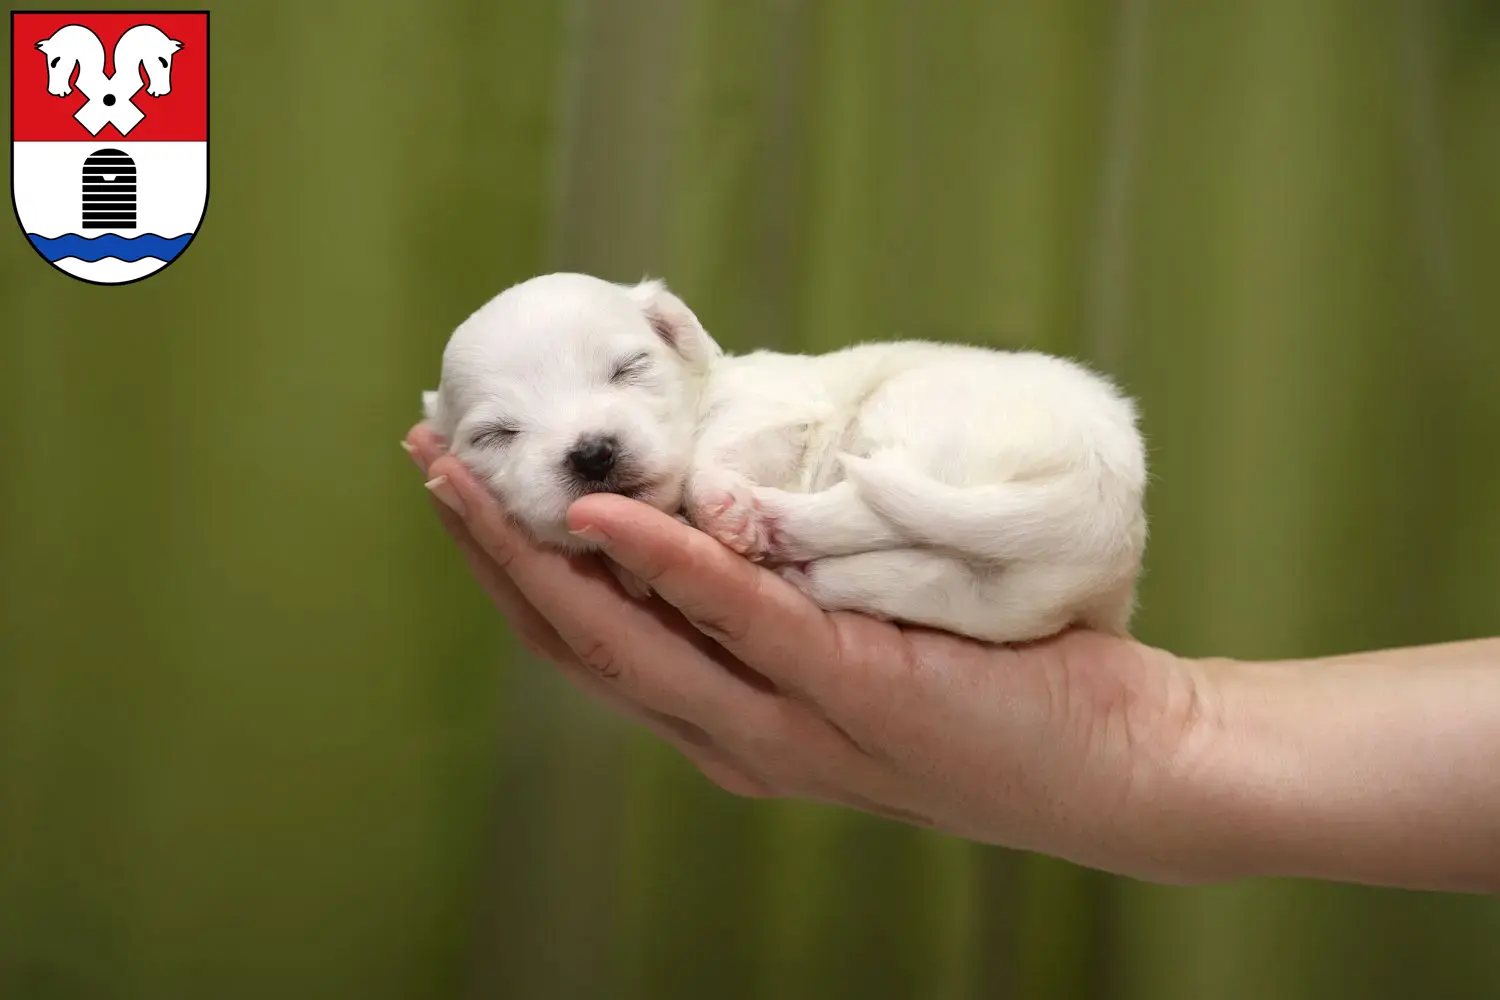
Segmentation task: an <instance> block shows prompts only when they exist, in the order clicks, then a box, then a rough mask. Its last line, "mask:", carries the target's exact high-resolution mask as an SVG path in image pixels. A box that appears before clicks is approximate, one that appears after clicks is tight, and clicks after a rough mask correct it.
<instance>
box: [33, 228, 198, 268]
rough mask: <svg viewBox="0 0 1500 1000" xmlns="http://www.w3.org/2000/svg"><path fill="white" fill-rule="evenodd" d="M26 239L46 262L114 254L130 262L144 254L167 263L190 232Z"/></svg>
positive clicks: (96, 257) (100, 258)
mask: <svg viewBox="0 0 1500 1000" xmlns="http://www.w3.org/2000/svg"><path fill="white" fill-rule="evenodd" d="M26 238H27V239H29V240H31V245H32V246H34V247H36V248H37V249H38V250H40V251H41V253H42V256H43V257H46V258H47V259H48V260H50V261H59V260H62V259H63V258H64V257H77V258H78V259H79V260H86V261H89V262H91V263H92V262H93V261H97V260H103V259H104V258H105V257H118V258H119V259H120V260H123V261H127V262H134V261H138V260H141V259H143V258H146V257H155V258H156V259H157V260H159V261H163V262H165V263H170V262H171V261H172V259H173V258H175V257H176V256H177V255H178V254H180V253H182V250H183V247H185V246H187V245H188V241H189V240H191V239H192V238H193V234H192V233H183V234H182V235H181V236H174V237H172V238H171V239H167V238H165V237H162V236H157V235H156V234H155V233H142V234H141V235H139V236H132V237H129V238H128V239H127V238H126V237H124V236H119V235H117V234H115V233H104V234H103V235H101V236H92V237H88V236H79V235H78V234H77V233H64V234H63V235H62V236H58V237H56V238H54V239H48V238H47V237H45V236H38V235H36V234H35V233H27V234H26Z"/></svg>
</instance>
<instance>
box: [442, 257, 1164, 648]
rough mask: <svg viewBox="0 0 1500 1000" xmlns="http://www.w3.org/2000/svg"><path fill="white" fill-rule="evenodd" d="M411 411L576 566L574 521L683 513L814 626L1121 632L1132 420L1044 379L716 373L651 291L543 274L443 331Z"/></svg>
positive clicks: (878, 365) (883, 357)
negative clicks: (809, 615) (616, 512)
mask: <svg viewBox="0 0 1500 1000" xmlns="http://www.w3.org/2000/svg"><path fill="white" fill-rule="evenodd" d="M424 405H425V410H426V415H427V421H428V423H429V424H430V425H431V426H432V427H433V428H434V429H435V430H436V431H437V432H438V433H439V434H440V435H441V436H442V437H444V438H445V439H446V440H447V441H448V442H449V447H450V448H451V450H452V451H453V453H454V454H455V455H456V456H457V457H458V458H459V459H460V460H462V461H463V462H464V463H465V464H466V465H467V466H468V467H470V468H471V469H473V470H474V472H475V473H476V474H477V475H478V476H479V477H480V478H481V479H482V480H483V481H485V482H487V483H488V485H489V486H490V488H491V489H492V490H493V491H494V492H495V494H496V495H497V496H498V497H499V498H500V500H501V501H502V502H503V503H504V504H505V505H506V507H507V508H508V509H509V510H510V512H511V513H512V515H513V516H514V517H515V518H516V520H517V521H518V522H519V523H521V524H522V525H523V526H525V527H526V528H528V529H529V530H530V531H531V532H532V533H533V534H534V535H535V536H536V537H537V538H538V539H539V540H540V541H542V542H544V543H547V544H550V545H553V546H556V547H558V548H562V549H565V550H572V551H578V550H580V549H583V548H584V547H585V546H584V545H583V544H581V542H580V540H579V539H578V538H577V537H575V536H573V535H571V534H569V533H568V530H567V526H566V523H565V516H566V512H567V509H568V507H569V506H570V505H571V504H572V503H573V501H575V500H577V499H578V498H579V497H581V496H583V495H585V494H587V493H592V492H601V491H608V492H614V493H621V494H624V495H625V496H630V497H634V498H636V499H639V500H643V501H645V502H647V503H650V504H652V505H654V506H656V507H659V508H661V509H662V510H665V511H668V512H670V513H677V512H678V511H679V510H680V509H681V510H683V511H684V512H685V513H686V515H687V519H688V520H689V521H690V522H691V523H692V524H694V525H696V526H697V527H699V528H700V529H702V530H703V531H705V532H707V533H708V534H710V535H712V536H714V537H715V538H717V539H718V540H719V541H721V542H723V543H724V544H725V545H728V546H729V547H731V548H733V549H734V550H735V551H737V552H740V553H742V554H744V555H745V556H747V557H748V558H750V559H753V560H756V561H763V562H765V563H766V564H767V565H768V566H771V567H773V568H775V570H776V571H777V572H778V573H780V574H781V575H782V576H784V577H785V578H786V579H788V580H790V581H791V582H792V583H793V584H795V585H796V586H797V587H798V588H800V589H801V590H802V591H804V592H805V593H807V594H808V595H809V596H810V597H812V598H813V599H814V600H815V601H816V602H817V603H819V604H820V605H822V606H823V607H825V608H829V609H843V610H852V611H860V612H864V613H866V614H871V615H875V616H879V617H883V618H889V619H893V620H896V621H901V622H906V623H910V624H916V625H925V626H929V627H933V628H939V629H944V630H947V631H951V632H956V633H959V634H962V635H968V636H972V637H974V638H977V639H983V640H988V641H992V642H1021V641H1027V640H1032V639H1038V638H1042V637H1045V636H1048V635H1051V634H1054V633H1056V632H1058V631H1061V630H1062V629H1064V628H1067V627H1068V626H1070V625H1083V626H1087V627H1090V628H1096V629H1101V630H1104V631H1109V632H1115V633H1123V632H1125V631H1126V629H1127V627H1128V625H1129V622H1130V617H1131V613H1132V611H1133V608H1134V604H1135V588H1136V578H1137V576H1138V574H1139V571H1140V565H1141V558H1142V555H1143V553H1144V550H1145V545H1146V517H1145V511H1144V508H1143V497H1144V492H1145V486H1146V458H1145V449H1144V446H1143V443H1142V441H1141V437H1140V434H1139V432H1138V430H1137V427H1136V413H1135V408H1134V406H1133V404H1132V403H1131V402H1130V400H1129V399H1127V398H1126V397H1125V396H1123V395H1122V394H1121V393H1120V392H1119V391H1118V390H1117V389H1116V388H1115V387H1114V386H1113V385H1112V384H1111V383H1110V382H1109V381H1107V380H1105V379H1104V378H1102V377H1100V376H1098V375H1096V374H1094V373H1092V372H1090V371H1088V370H1086V369H1085V368H1083V367H1081V366H1079V365H1077V364H1074V363H1072V362H1069V361H1066V360H1063V359H1061V358H1056V357H1051V356H1048V355H1044V354H1037V353H1014V352H1006V351H998V350H987V349H982V348H976V347H966V346H957V345H945V344H936V343H927V342H920V341H905V342H896V343H874V344H865V345H861V346H856V347H851V348H848V349H845V350H841V351H835V352H833V353H830V354H826V355H821V356H814V357H809V356H799V355H787V354H775V353H770V352H765V351H760V352H755V353H752V354H748V355H744V356H729V355H725V354H724V353H723V352H722V351H721V350H720V349H719V347H718V345H717V344H715V343H714V341H713V339H712V338H711V337H710V336H709V335H708V333H707V332H706V331H705V330H704V329H703V326H702V325H701V324H700V323H699V322H698V319H697V317H695V316H694V315H693V313H692V311H691V310H689V309H688V307H687V306H686V305H684V304H683V302H682V301H681V300H680V299H678V298H677V297H676V296H675V295H673V294H672V293H671V292H669V291H667V289H666V287H665V286H664V285H663V284H662V283H661V282H659V281H645V282H642V283H640V284H638V285H633V286H632V285H616V284H612V283H609V282H606V281H602V280H600V279H597V278H592V277H588V276H586V275H577V274H553V275H546V276H543V277H539V278H534V279H532V280H530V281H526V282H523V283H522V284H519V285H516V286H514V287H512V288H510V289H508V290H506V291H505V292H503V293H501V294H500V295H498V296H497V297H495V298H494V299H492V300H491V301H490V302H489V303H487V304H486V305H485V306H483V307H482V308H481V309H479V310H478V311H477V312H476V313H474V314H473V315H472V316H471V317H469V319H467V320H466V321H465V322H464V323H463V324H462V325H461V326H459V328H458V329H457V330H456V331H455V332H454V334H453V336H452V338H451V340H450V341H449V343H448V347H447V350H446V351H445V353H444V357H443V371H442V380H441V383H440V385H439V388H438V390H437V391H436V392H429V393H425V394H424ZM621 582H622V583H625V584H626V586H627V589H630V590H631V591H632V592H633V593H640V592H641V588H640V587H639V585H638V584H637V583H634V582H633V581H630V580H628V579H622V581H621Z"/></svg>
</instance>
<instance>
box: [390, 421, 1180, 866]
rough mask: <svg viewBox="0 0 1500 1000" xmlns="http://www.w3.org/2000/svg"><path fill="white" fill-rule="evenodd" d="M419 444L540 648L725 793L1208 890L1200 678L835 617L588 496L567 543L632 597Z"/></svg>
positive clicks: (1155, 665) (1160, 659)
mask: <svg viewBox="0 0 1500 1000" xmlns="http://www.w3.org/2000/svg"><path fill="white" fill-rule="evenodd" d="M407 447H408V449H409V450H410V451H411V453H412V456H413V458H414V459H415V460H416V462H417V464H418V466H419V467H421V468H422V469H424V470H425V471H426V472H427V474H428V475H430V476H431V477H434V478H435V479H441V480H445V481H443V482H440V483H438V484H437V488H436V489H435V490H434V492H435V494H436V497H435V501H434V502H435V504H436V506H437V510H438V513H439V515H440V517H441V518H442V521H443V524H444V526H445V527H446V528H447V530H448V532H449V534H450V535H451V536H452V537H453V538H454V540H455V541H456V542H457V543H458V544H459V546H460V548H461V549H462V550H463V552H464V554H465V556H466V558H467V560H468V563H469V566H470V569H471V570H472V572H473V573H474V575H475V576H476V578H477V579H478V581H479V582H480V584H481V585H482V586H483V587H484V588H485V590H486V592H487V593H488V594H489V596H490V597H491V599H492V600H493V601H494V603H495V605H496V607H497V608H498V609H499V610H500V612H501V613H502V614H503V615H504V616H505V617H506V618H507V620H508V621H509V622H510V623H511V625H512V627H513V628H514V629H515V630H516V631H517V633H518V634H519V635H520V637H521V638H522V640H523V641H524V642H525V643H526V645H527V646H528V648H529V649H531V650H532V652H534V653H535V654H537V655H538V656H540V657H542V658H545V659H548V660H550V661H552V662H553V663H556V664H557V665H558V666H559V667H560V668H561V669H562V671H563V672H564V674H565V675H566V676H567V677H568V678H569V679H570V680H571V681H572V682H573V683H575V684H576V685H577V686H578V687H580V688H582V689H584V690H585V691H587V692H589V693H590V694H592V695H594V696H597V697H599V698H601V699H603V700H604V701H606V702H608V703H609V704H611V705H613V706H614V707H616V708H617V709H619V710H621V711H623V712H625V713H626V714H627V715H629V716H631V717H633V718H635V719H637V720H639V721H641V722H642V723H644V724H645V725H646V726H647V727H648V728H649V729H651V730H652V731H653V732H654V733H656V734H657V735H658V736H660V737H662V738H663V739H666V740H668V741H669V742H670V743H672V744H673V745H674V746H675V747H676V748H677V749H678V750H680V751H681V752H682V753H683V754H684V756H686V757H687V758H688V759H689V760H690V761H692V762H693V763H694V764H695V765H696V766H697V767H698V768H699V770H701V771H702V772H703V773H704V774H705V775H706V776H707V777H709V778H710V779H711V780H712V781H714V782H715V783H717V784H718V785H719V786H721V787H722V788H724V789H726V790H728V791H730V792H733V793H736V794H740V795H748V796H786V797H799V798H808V799H814V800H817V801H821V802H827V803H835V804H842V805H847V806H852V807H854V808H857V809H861V810H864V811H866V812H870V813H874V814H878V815H881V816H885V817H888V818H893V819H897V820H901V821H906V822H911V823H916V824H920V825H922V826H926V827H929V828H932V829H936V830H941V831H945V832H948V833H952V834H956V835H959V836H963V837H966V838H970V839H974V840H980V841H986V842H990V843H996V844H1003V845H1006V846H1009V847H1016V848H1022V849H1028V850H1036V851H1041V852H1044V853H1048V854H1052V855H1056V856H1060V857H1065V858H1069V859H1071V860H1075V861H1078V862H1080V863H1084V864H1089V865H1091V866H1094V867H1100V868H1104V869H1107V870H1112V871H1118V872H1125V873H1129V874H1134V875H1137V876H1142V877H1152V878H1157V879H1163V880H1171V881H1179V880H1184V879H1187V880H1191V879H1194V878H1196V877H1198V873H1197V872H1195V871H1192V870H1189V867H1188V866H1187V865H1186V863H1185V857H1186V856H1185V855H1184V854H1183V853H1182V852H1175V853H1174V852H1173V851H1171V850H1170V849H1167V850H1163V846H1164V845H1168V844H1170V843H1172V842H1173V841H1174V840H1180V839H1181V835H1180V834H1178V835H1176V836H1174V834H1173V831H1172V830H1170V829H1164V827H1166V826H1167V825H1168V823H1169V819H1168V818H1169V817H1171V815H1172V813H1173V807H1172V805H1171V803H1172V801H1173V799H1174V796H1175V776H1176V774H1177V771H1178V769H1177V767H1176V763H1177V759H1178V756H1179V753H1180V751H1181V749H1182V747H1183V746H1184V745H1185V741H1186V740H1187V738H1188V736H1189V735H1190V730H1191V729H1192V727H1193V725H1194V723H1195V720H1196V719H1197V718H1198V711H1197V709H1198V706H1199V700H1200V687H1201V685H1203V684H1204V683H1205V680H1204V677H1203V676H1202V674H1201V673H1200V671H1198V670H1197V669H1196V668H1195V666H1194V665H1193V664H1191V663H1189V662H1188V661H1183V660H1180V659H1178V658H1177V657H1174V656H1171V655H1170V654H1167V653H1164V652H1162V651H1160V650H1156V649H1152V648H1150V647H1147V646H1143V645H1141V644H1139V643H1136V642H1134V641H1131V640H1128V639H1120V638H1114V637H1110V636H1105V635H1101V634H1095V633H1087V632H1072V633H1067V634H1064V635H1061V636H1058V637H1055V638H1053V639H1050V640H1046V641H1044V642H1039V643H1034V644H1031V645H1028V646H1025V647H1017V648H1004V647H993V646H986V645H983V644H979V643H975V642H971V641H969V640H966V639H961V638H958V637H955V636H951V635H947V634H944V633H939V632H933V631H927V630H921V629H903V628H899V627H897V626H895V625H892V624H889V623H885V622H880V621H876V620H873V619H870V618H865V617H862V616H859V615H852V614H828V613H825V612H823V611H822V610H820V609H819V608H818V607H817V606H815V605H814V604H813V603H811V602H810V601H809V600H808V599H807V598H805V597H804V596H802V595H801V594H800V593H798V592H797V591H796V590H795V589H794V588H793V587H792V586H791V585H790V584H788V583H786V582H785V581H783V580H781V579H780V578H779V577H777V576H776V575H775V574H773V573H771V572H768V571H766V570H764V569H761V568H759V567H757V566H755V565H752V564H751V563H750V562H748V561H746V560H745V559H743V558H741V557H740V556H738V555H735V554H734V553H733V552H731V551H729V550H728V549H726V548H725V547H724V546H722V545H721V544H719V543H718V542H716V541H714V540H713V539H712V538H710V537H708V536H707V535H705V534H703V533H701V532H698V531H696V530H694V529H693V528H690V527H688V526H686V525H684V524H681V523H679V522H678V521H676V520H674V519H673V518H671V517H670V516H668V515H666V514H663V513H661V512H659V511H657V510H654V509H652V508H650V507H648V506H646V505H644V504H639V503H635V502H633V501H629V500H626V499H624V498H621V497H616V496H608V495H596V496H591V497H587V498H584V499H582V500H580V501H579V502H578V503H576V504H575V505H574V506H573V508H572V509H571V510H570V512H569V520H568V523H569V527H570V529H571V530H573V531H575V532H579V533H580V534H584V535H586V536H587V537H591V538H593V539H595V540H596V541H598V542H599V544H600V545H601V547H602V548H603V551H604V552H605V553H607V558H608V559H611V560H613V561H614V562H616V563H618V564H619V566H621V567H623V568H624V570H626V571H627V572H628V573H629V574H632V575H634V576H636V577H639V578H640V579H642V580H644V581H645V582H646V583H647V584H649V585H650V587H651V589H652V590H653V591H654V592H655V595H656V596H654V597H652V598H650V599H649V600H637V599H632V598H630V597H629V596H628V595H626V594H625V593H624V592H623V591H622V590H621V589H620V587H619V586H618V585H617V583H616V580H615V575H614V574H612V573H611V572H610V571H608V570H607V569H606V568H605V567H604V566H603V564H602V562H601V558H600V557H598V556H566V555H562V554H560V553H557V552H555V551H551V550H548V549H543V548H541V547H539V546H537V545H535V544H534V543H532V542H531V541H530V540H528V539H527V538H526V536H525V535H524V534H523V533H522V532H521V531H520V530H519V529H517V528H516V527H515V526H514V525H513V524H512V523H511V522H510V521H509V519H508V518H507V517H506V516H505V513H504V511H503V510H501V508H500V506H499V504H498V503H497V502H496V501H495V499H494V498H493V497H492V496H491V495H490V494H489V493H488V491H486V490H485V489H483V488H482V487H481V486H480V485H479V484H478V483H477V482H476V481H475V480H474V479H473V478H472V477H471V476H470V475H469V474H468V472H467V470H466V469H465V468H464V467H463V465H462V464H461V463H460V462H458V461H457V460H456V459H454V458H452V457H450V456H444V455H443V451H442V446H441V443H440V442H439V441H438V440H437V439H436V438H435V437H434V436H433V435H432V433H431V432H430V431H429V430H427V429H426V428H425V427H422V426H420V425H419V426H418V427H417V428H414V429H413V431H412V432H411V434H410V435H409V436H408V439H407ZM439 498H441V499H442V500H443V501H444V502H442V503H439V502H437V500H438V499H439ZM450 503H451V504H452V507H451V508H450V506H448V504H450Z"/></svg>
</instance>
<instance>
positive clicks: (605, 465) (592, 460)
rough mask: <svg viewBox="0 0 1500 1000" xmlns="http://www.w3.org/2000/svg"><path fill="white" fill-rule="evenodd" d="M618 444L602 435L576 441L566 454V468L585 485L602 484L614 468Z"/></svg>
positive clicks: (612, 438)
mask: <svg viewBox="0 0 1500 1000" xmlns="http://www.w3.org/2000/svg"><path fill="white" fill-rule="evenodd" d="M619 452H620V442H619V441H618V440H616V439H615V438H614V437H611V436H609V435H603V434H595V435H589V436H587V437H581V438H579V439H578V443H577V444H575V445H574V446H573V450H572V451H570V452H568V468H570V469H572V470H573V472H574V473H575V474H576V475H577V476H578V478H579V479H581V480H583V481H584V482H586V483H602V482H604V481H605V479H606V478H607V477H608V476H609V474H610V472H611V470H613V469H614V467H615V461H616V459H617V457H618V456H619Z"/></svg>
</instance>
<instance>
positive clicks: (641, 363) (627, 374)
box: [609, 351, 651, 385]
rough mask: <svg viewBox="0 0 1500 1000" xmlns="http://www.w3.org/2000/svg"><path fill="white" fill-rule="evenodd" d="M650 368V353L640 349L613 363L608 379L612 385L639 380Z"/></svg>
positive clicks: (626, 383) (627, 383)
mask: <svg viewBox="0 0 1500 1000" xmlns="http://www.w3.org/2000/svg"><path fill="white" fill-rule="evenodd" d="M650 370H651V355H650V354H647V353H646V352H645V351H642V352H641V353H639V354H635V355H632V356H631V357H628V358H626V359H625V360H624V361H622V362H620V363H619V364H618V365H615V370H614V374H612V375H610V377H609V381H610V383H611V384H612V385H629V384H630V383H633V382H638V381H640V379H641V378H642V377H643V376H644V375H645V374H646V373H647V372H648V371H650Z"/></svg>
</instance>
